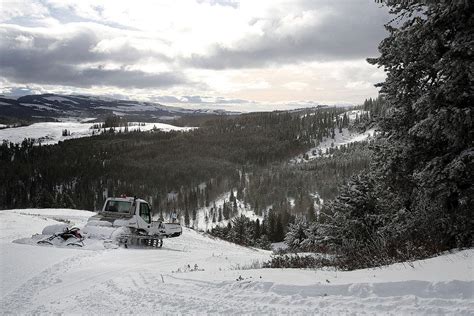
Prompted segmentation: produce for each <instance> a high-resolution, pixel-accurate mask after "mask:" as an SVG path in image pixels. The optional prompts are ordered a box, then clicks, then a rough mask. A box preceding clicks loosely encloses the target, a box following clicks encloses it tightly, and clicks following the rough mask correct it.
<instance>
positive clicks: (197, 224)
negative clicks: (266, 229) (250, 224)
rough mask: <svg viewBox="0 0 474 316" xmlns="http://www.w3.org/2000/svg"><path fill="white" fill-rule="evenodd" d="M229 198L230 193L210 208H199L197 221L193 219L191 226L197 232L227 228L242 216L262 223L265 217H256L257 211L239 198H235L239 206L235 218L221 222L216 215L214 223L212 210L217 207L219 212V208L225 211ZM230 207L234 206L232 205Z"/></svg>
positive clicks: (211, 204) (213, 203)
mask: <svg viewBox="0 0 474 316" xmlns="http://www.w3.org/2000/svg"><path fill="white" fill-rule="evenodd" d="M236 195H237V191H234V197H235V196H236ZM229 198H230V191H229V192H226V193H224V194H222V195H221V196H219V197H218V198H217V199H215V200H214V201H213V202H212V203H210V205H209V206H208V207H202V208H199V209H198V210H197V211H196V220H195V221H194V220H192V219H191V220H190V226H191V227H194V228H195V229H197V230H202V231H206V230H208V229H212V228H214V227H216V226H226V225H227V224H228V223H229V221H231V220H232V218H235V217H239V216H241V215H244V216H246V217H248V218H250V219H251V220H257V219H259V220H260V222H262V220H263V216H258V215H256V214H255V211H254V210H253V209H252V208H251V207H250V205H248V204H245V203H244V202H243V201H240V200H238V199H237V198H235V200H236V202H237V203H236V204H237V212H236V214H235V216H233V217H232V218H230V220H226V219H224V218H223V219H222V220H221V221H220V222H219V221H218V220H219V218H218V216H217V215H216V221H215V222H213V219H212V216H211V209H212V208H214V206H215V208H216V210H217V211H219V208H220V209H223V208H224V203H229ZM230 205H231V206H232V203H231V204H230ZM206 217H207V219H208V221H207V222H206Z"/></svg>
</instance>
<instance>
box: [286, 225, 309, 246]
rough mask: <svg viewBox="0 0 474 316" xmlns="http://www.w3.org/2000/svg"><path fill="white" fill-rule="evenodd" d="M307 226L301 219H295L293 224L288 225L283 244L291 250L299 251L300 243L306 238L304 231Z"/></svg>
mask: <svg viewBox="0 0 474 316" xmlns="http://www.w3.org/2000/svg"><path fill="white" fill-rule="evenodd" d="M307 229H308V224H307V223H306V221H305V220H304V219H303V218H297V219H296V221H295V223H294V224H290V227H289V228H288V233H287V234H286V236H285V244H287V245H288V248H290V249H291V250H301V249H302V242H303V241H304V240H305V239H306V238H307V235H306V230H307Z"/></svg>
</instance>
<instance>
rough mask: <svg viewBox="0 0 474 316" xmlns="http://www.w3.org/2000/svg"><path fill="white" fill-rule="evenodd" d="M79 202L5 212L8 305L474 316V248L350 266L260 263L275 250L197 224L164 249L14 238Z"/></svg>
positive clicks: (2, 242)
mask: <svg viewBox="0 0 474 316" xmlns="http://www.w3.org/2000/svg"><path fill="white" fill-rule="evenodd" d="M91 214H93V213H90V212H87V211H77V210H48V209H43V210H41V209H38V210H36V209H28V210H7V211H0V225H1V226H0V228H1V230H0V250H1V257H0V258H1V260H0V277H1V279H0V281H1V282H0V291H1V292H0V294H1V297H0V308H1V312H2V313H14V314H34V313H82V314H112V313H113V314H115V313H133V314H168V313H169V314H176V313H179V314H272V315H275V314H292V315H293V314H295V315H308V314H322V315H333V314H362V313H364V314H383V315H386V314H416V315H418V314H424V315H433V314H440V315H444V314H448V315H472V311H473V310H474V300H473V299H474V295H473V288H474V281H473V261H474V260H473V259H474V250H472V249H470V250H464V251H459V252H456V253H452V254H446V255H444V256H440V257H436V258H432V259H427V260H421V261H416V262H413V263H410V264H408V263H405V264H395V265H391V266H388V267H384V268H379V269H365V270H357V271H351V272H342V271H334V270H332V269H318V270H300V269H258V268H255V267H258V265H259V263H261V262H263V261H266V260H268V259H269V257H270V252H268V251H262V250H257V249H251V248H245V247H240V246H237V245H234V244H231V243H229V242H225V241H222V240H218V239H213V238H209V237H207V236H205V235H203V234H200V233H197V232H195V231H193V230H189V229H184V232H183V235H182V236H180V237H177V238H170V239H165V240H164V244H163V248H162V249H123V248H118V249H108V250H91V249H89V250H88V249H87V248H86V249H77V248H74V249H69V248H55V247H51V246H37V245H28V244H19V243H13V242H12V241H14V240H17V239H21V238H27V237H30V236H31V235H32V234H34V233H40V232H41V231H42V229H43V228H44V227H45V226H47V225H50V224H55V223H58V222H57V221H55V220H53V219H52V218H58V216H60V217H61V219H62V220H66V219H67V218H68V217H69V216H71V217H70V220H71V222H75V224H77V225H82V224H83V223H85V221H86V220H87V218H88V217H89V215H91Z"/></svg>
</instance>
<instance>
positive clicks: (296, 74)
mask: <svg viewBox="0 0 474 316" xmlns="http://www.w3.org/2000/svg"><path fill="white" fill-rule="evenodd" d="M388 20H389V16H388V14H387V10H386V9H385V8H380V5H379V4H376V3H375V2H374V1H373V0H339V1H337V0H293V1H290V0H284V1H281V0H240V1H239V0H179V1H178V0H107V1H106V0H37V1H36V0H24V1H17V0H15V1H12V0H0V85H1V87H0V93H3V94H6V95H10V94H29V93H46V92H54V93H64V94H94V95H106V96H110V97H117V98H125V99H127V98H128V99H138V100H149V101H157V102H161V103H165V104H169V105H173V104H177V105H180V106H187V107H207V108H210V107H215V108H224V109H233V110H239V109H241V110H271V109H277V108H278V109H281V108H294V107H300V106H311V105H315V104H318V103H319V104H321V103H322V104H337V103H353V104H358V103H361V102H362V101H363V100H364V99H365V98H367V97H374V96H376V95H377V90H376V89H375V88H374V87H373V84H374V83H377V82H380V81H383V80H384V77H385V76H384V73H383V71H382V70H380V69H377V68H376V67H374V66H371V65H369V64H367V62H366V61H365V59H366V58H367V57H375V56H377V55H378V52H377V46H378V44H379V42H380V41H381V40H382V39H383V38H384V37H385V36H386V35H387V34H386V31H385V30H384V27H383V25H384V24H385V23H386V22H387V21H388Z"/></svg>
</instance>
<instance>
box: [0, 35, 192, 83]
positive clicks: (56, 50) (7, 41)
mask: <svg viewBox="0 0 474 316" xmlns="http://www.w3.org/2000/svg"><path fill="white" fill-rule="evenodd" d="M96 34H98V32H95V31H93V30H89V29H85V28H83V29H80V30H78V31H77V32H75V33H73V35H71V36H69V37H66V38H56V37H54V36H52V35H48V34H41V33H35V32H28V31H27V30H25V29H19V28H14V27H8V26H3V27H2V29H0V35H1V36H0V52H1V53H0V73H1V76H3V77H5V78H7V79H8V80H10V81H13V82H17V83H38V84H52V85H70V86H78V87H90V86H93V85H100V86H116V87H123V88H151V87H169V86H173V85H178V84H182V83H187V80H186V78H185V77H184V75H182V74H181V73H179V72H178V73H175V72H173V73H171V72H169V73H168V72H165V73H158V74H153V73H146V72H143V71H138V70H127V69H126V68H120V69H105V68H103V67H91V66H89V65H90V64H91V63H95V64H97V63H99V64H102V63H107V62H109V61H111V62H116V63H134V62H137V61H139V60H140V59H141V58H144V57H149V55H147V54H146V52H141V51H139V50H137V49H136V48H134V47H130V46H128V45H125V46H122V47H120V48H119V49H117V50H114V51H112V52H110V53H104V52H96V51H94V50H93V48H94V47H95V46H96V45H97V43H98V42H99V41H100V38H99V37H98V36H97V35H96ZM18 38H23V39H24V40H25V44H24V45H21V43H20V42H19V41H18ZM157 57H158V58H163V59H164V58H165V57H164V56H157Z"/></svg>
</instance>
